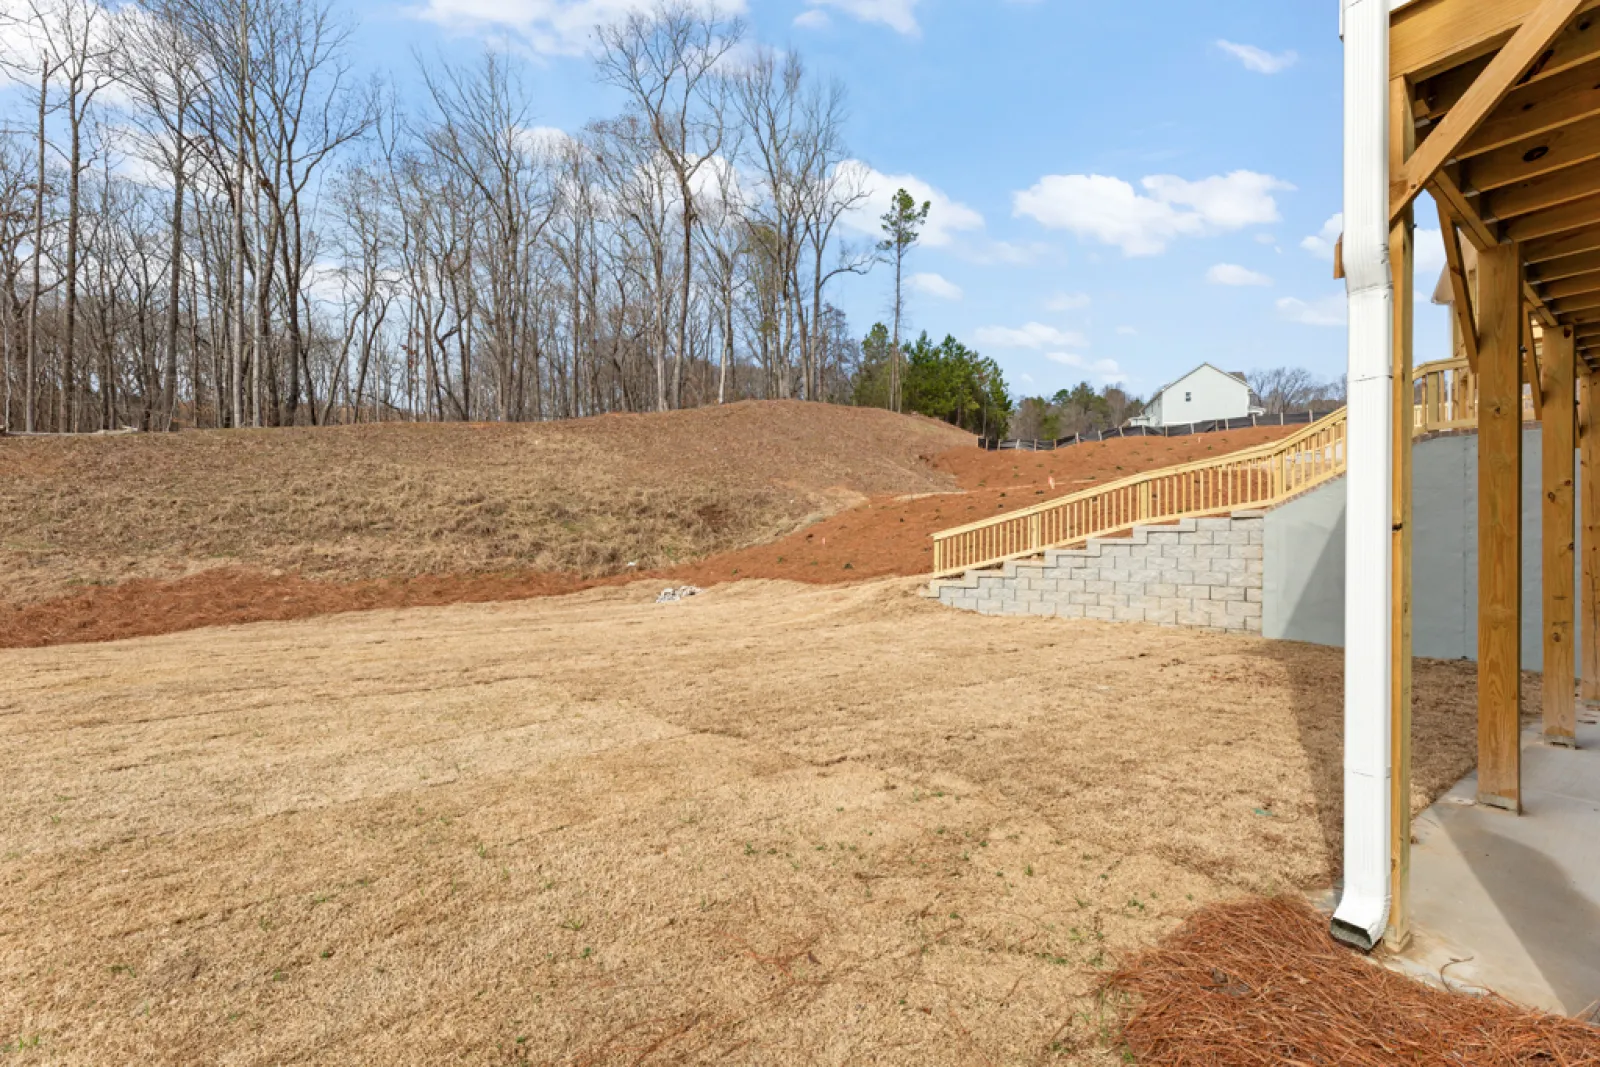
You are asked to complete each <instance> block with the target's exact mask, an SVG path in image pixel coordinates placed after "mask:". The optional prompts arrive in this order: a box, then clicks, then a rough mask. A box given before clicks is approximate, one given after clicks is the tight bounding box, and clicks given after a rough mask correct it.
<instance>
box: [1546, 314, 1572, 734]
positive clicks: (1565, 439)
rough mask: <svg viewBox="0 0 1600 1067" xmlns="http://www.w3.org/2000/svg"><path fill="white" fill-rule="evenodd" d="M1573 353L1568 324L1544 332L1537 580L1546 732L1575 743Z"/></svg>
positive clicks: (1570, 330)
mask: <svg viewBox="0 0 1600 1067" xmlns="http://www.w3.org/2000/svg"><path fill="white" fill-rule="evenodd" d="M1576 359H1577V348H1576V338H1575V337H1574V336H1573V331H1572V327H1570V326H1565V327H1562V328H1561V329H1559V330H1552V331H1548V332H1546V333H1545V335H1544V360H1543V365H1542V370H1543V372H1544V381H1543V383H1542V389H1541V391H1542V393H1543V395H1544V415H1543V419H1542V421H1543V430H1542V432H1541V439H1540V443H1541V450H1542V452H1543V455H1542V457H1541V460H1542V462H1541V466H1540V469H1541V481H1542V486H1541V488H1542V490H1543V491H1542V493H1541V494H1540V496H1541V499H1542V510H1543V514H1542V527H1541V529H1542V542H1543V560H1542V570H1541V586H1542V590H1543V601H1544V686H1543V694H1544V737H1545V740H1546V741H1549V742H1551V743H1552V744H1558V745H1574V744H1576V743H1577V736H1578V732H1577V731H1578V721H1577V705H1576V701H1575V689H1576V683H1577V677H1576V676H1577V663H1576V659H1575V656H1576V653H1577V648H1576V646H1575V645H1574V633H1573V630H1574V626H1575V624H1576V622H1577V611H1576V605H1575V604H1574V603H1573V600H1572V594H1573V585H1572V575H1573V570H1574V567H1575V560H1574V551H1575V547H1576V546H1575V545H1574V543H1573V532H1574V524H1575V522H1576V512H1575V488H1576V472H1575V470H1574V458H1575V449H1576V445H1577V442H1576V440H1575V429H1576V426H1575V424H1576V418H1575V416H1576V412H1577V395H1576V390H1575V381H1574V376H1573V375H1574V371H1575V369H1576V368H1575V361H1576Z"/></svg>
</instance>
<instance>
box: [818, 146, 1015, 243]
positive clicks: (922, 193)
mask: <svg viewBox="0 0 1600 1067" xmlns="http://www.w3.org/2000/svg"><path fill="white" fill-rule="evenodd" d="M839 169H840V170H841V171H845V172H847V173H846V178H847V180H849V181H853V182H858V183H859V185H860V188H861V189H862V191H863V192H865V193H866V196H865V197H864V198H863V199H862V201H861V203H860V205H858V206H857V207H856V208H855V210H853V211H851V212H849V213H848V214H846V215H845V217H844V223H845V225H846V226H848V227H850V228H851V229H852V230H855V231H856V232H857V233H861V234H865V235H867V236H869V237H872V238H874V239H879V238H882V237H883V213H884V212H885V211H887V210H889V198H890V197H892V196H894V194H895V192H896V191H897V190H900V189H904V190H905V191H906V192H908V193H910V194H911V196H912V197H913V198H914V199H915V200H916V202H917V203H918V204H919V205H921V204H924V203H931V204H932V205H933V208H932V210H930V211H929V212H928V221H927V224H926V225H924V226H923V227H922V244H924V245H925V246H927V247H929V248H940V247H943V246H945V245H948V244H950V243H951V241H952V240H954V237H955V235H956V234H958V233H966V232H971V231H974V230H981V229H983V216H982V215H980V214H978V213H977V212H976V211H974V210H973V209H972V208H970V207H968V206H967V205H965V204H963V203H961V202H960V201H958V200H952V199H951V198H950V197H948V196H946V195H945V194H944V193H943V192H942V191H940V190H938V189H935V188H934V187H933V186H931V185H929V184H928V183H927V182H925V181H923V180H922V179H920V178H916V177H913V176H912V175H910V174H882V173H879V172H878V171H876V170H873V169H872V168H871V167H869V166H867V165H866V164H865V163H862V162H861V161H860V160H856V159H850V160H846V161H845V162H843V163H841V164H839Z"/></svg>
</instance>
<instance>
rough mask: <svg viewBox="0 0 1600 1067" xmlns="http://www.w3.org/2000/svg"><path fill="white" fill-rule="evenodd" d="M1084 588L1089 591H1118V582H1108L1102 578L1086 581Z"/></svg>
mask: <svg viewBox="0 0 1600 1067" xmlns="http://www.w3.org/2000/svg"><path fill="white" fill-rule="evenodd" d="M1083 588H1084V591H1085V592H1088V593H1101V594H1103V593H1115V592H1116V591H1117V583H1115V582H1108V581H1106V580H1105V579H1103V578H1102V579H1101V580H1099V581H1096V582H1084V583H1083Z"/></svg>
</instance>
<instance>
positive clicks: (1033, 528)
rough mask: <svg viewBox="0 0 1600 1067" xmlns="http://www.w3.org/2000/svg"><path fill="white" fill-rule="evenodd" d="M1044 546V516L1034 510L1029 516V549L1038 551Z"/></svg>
mask: <svg viewBox="0 0 1600 1067" xmlns="http://www.w3.org/2000/svg"><path fill="white" fill-rule="evenodd" d="M1043 547H1044V516H1043V515H1040V514H1039V513H1038V512H1034V513H1033V514H1032V515H1030V516H1028V551H1030V552H1037V551H1038V550H1039V549H1041V548H1043Z"/></svg>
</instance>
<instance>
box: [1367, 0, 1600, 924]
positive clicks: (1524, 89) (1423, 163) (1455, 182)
mask: <svg viewBox="0 0 1600 1067" xmlns="http://www.w3.org/2000/svg"><path fill="white" fill-rule="evenodd" d="M1389 44H1390V78H1391V79H1392V81H1391V97H1392V98H1393V99H1394V101H1395V104H1394V107H1393V108H1392V109H1391V116H1392V119H1393V121H1392V122H1391V131H1390V136H1391V144H1390V153H1389V156H1390V163H1391V176H1392V185H1391V194H1390V217H1391V219H1392V220H1393V223H1394V226H1395V233H1396V237H1395V239H1394V241H1393V242H1392V243H1391V250H1390V257H1391V261H1392V262H1393V263H1394V264H1395V265H1396V271H1395V281H1396V293H1395V303H1396V309H1397V311H1396V321H1395V341H1396V344H1395V353H1396V362H1397V364H1398V363H1400V362H1401V361H1403V360H1405V359H1406V358H1407V357H1408V355H1409V352H1410V345H1411V334H1412V323H1411V321H1410V318H1411V316H1410V313H1409V312H1410V305H1411V295H1410V292H1409V285H1410V279H1409V273H1410V270H1411V258H1410V249H1409V247H1408V244H1407V243H1406V241H1405V234H1406V233H1407V232H1408V231H1409V226H1410V215H1411V211H1412V205H1413V204H1414V202H1415V200H1416V198H1417V197H1418V196H1420V195H1421V194H1422V193H1423V192H1424V191H1427V192H1429V193H1431V194H1432V196H1433V199H1434V201H1435V202H1436V204H1437V205H1438V211H1439V218H1440V222H1441V226H1442V229H1443V231H1444V239H1445V254H1446V261H1447V269H1448V272H1449V279H1450V289H1451V294H1452V297H1453V303H1454V305H1455V319H1454V323H1455V331H1456V335H1457V341H1458V344H1457V355H1458V357H1460V358H1459V359H1458V360H1455V361H1451V363H1450V364H1449V365H1448V366H1446V365H1440V366H1439V367H1437V368H1434V369H1432V370H1431V371H1430V372H1429V373H1428V374H1427V375H1423V376H1422V379H1423V380H1422V382H1421V388H1420V395H1418V396H1417V397H1415V398H1414V399H1413V398H1409V397H1400V396H1398V395H1397V397H1396V405H1397V411H1396V413H1397V415H1399V414H1401V413H1402V412H1401V405H1406V406H1412V407H1413V415H1412V420H1413V425H1414V426H1417V427H1418V428H1421V427H1428V426H1433V427H1438V428H1443V429H1453V428H1456V427H1457V426H1460V425H1462V424H1464V423H1465V422H1466V420H1467V419H1468V418H1472V419H1474V420H1475V421H1476V423H1477V426H1478V472H1479V487H1478V490H1479V509H1480V516H1479V526H1478V536H1479V544H1478V560H1479V588H1478V601H1479V606H1478V611H1479V616H1478V643H1479V650H1478V651H1479V657H1478V750H1479V765H1478V796H1479V800H1480V802H1482V803H1484V804H1486V805H1490V806H1494V807H1497V808H1504V809H1506V810H1509V811H1512V812H1520V811H1521V725H1520V701H1519V692H1518V690H1519V687H1520V681H1521V678H1520V662H1521V655H1520V638H1521V621H1522V620H1521V603H1522V599H1521V592H1522V591H1521V576H1522V514H1521V507H1522V504H1521V487H1520V483H1521V469H1522V425H1523V422H1524V418H1525V417H1526V416H1527V415H1528V414H1532V415H1533V417H1535V418H1537V419H1538V420H1539V421H1540V422H1541V423H1542V425H1543V434H1542V447H1541V452H1542V456H1541V464H1540V465H1541V476H1540V477H1541V486H1540V487H1541V497H1542V505H1541V507H1542V515H1541V522H1542V527H1541V528H1542V535H1543V546H1544V547H1543V558H1542V560H1541V579H1542V589H1543V607H1544V632H1543V638H1542V640H1543V649H1542V651H1543V655H1544V665H1545V678H1544V687H1543V691H1544V708H1543V711H1544V735H1545V737H1546V739H1547V740H1548V741H1550V742H1552V743H1555V744H1572V743H1573V742H1574V738H1575V732H1576V731H1575V724H1576V720H1575V715H1576V700H1577V695H1578V694H1577V685H1576V679H1575V677H1574V675H1575V673H1576V672H1577V668H1578V667H1580V666H1581V668H1582V673H1583V692H1582V696H1583V697H1584V699H1587V700H1600V481H1597V473H1596V472H1597V471H1600V445H1597V442H1596V438H1597V436H1600V433H1597V430H1596V427H1595V419H1596V403H1597V399H1600V398H1597V391H1600V385H1597V382H1600V0H1417V2H1414V3H1411V4H1408V5H1407V6H1405V7H1403V8H1401V9H1400V10H1399V11H1396V12H1395V13H1394V14H1393V16H1392V17H1391V22H1390V42H1389ZM1463 242H1466V243H1467V244H1470V245H1471V248H1470V249H1464V247H1463ZM1472 250H1476V253H1477V256H1476V259H1477V270H1476V277H1473V272H1472V271H1471V270H1470V269H1469V268H1468V265H1467V262H1466V261H1467V259H1468V255H1467V253H1470V252H1471V251H1472ZM1397 369H1398V367H1397ZM1525 388H1526V393H1525ZM1529 406H1531V409H1532V410H1531V412H1529V411H1527V408H1528V407H1529ZM1396 445H1397V447H1398V449H1399V451H1400V452H1404V453H1409V451H1410V448H1411V440H1410V439H1402V438H1397V439H1396ZM1576 457H1581V460H1580V459H1578V458H1576ZM1396 475H1397V478H1396V484H1397V495H1396V515H1397V520H1396V526H1397V530H1401V531H1403V530H1404V529H1406V527H1408V525H1409V523H1408V519H1409V514H1410V506H1411V505H1410V491H1409V489H1410V487H1409V466H1408V462H1407V460H1406V459H1404V458H1401V457H1397V459H1396ZM1402 498H1403V499H1402ZM1575 523H1576V524H1577V526H1578V529H1579V537H1578V538H1577V540H1576V542H1575V541H1574V538H1573V536H1572V531H1573V529H1574V525H1575ZM1395 549H1396V562H1395V578H1396V581H1395V594H1394V595H1395V622H1396V631H1395V632H1396V635H1397V640H1396V642H1395V646H1396V647H1395V660H1394V662H1393V663H1392V664H1390V665H1389V669H1390V670H1391V671H1393V672H1394V691H1395V696H1396V700H1395V704H1394V712H1393V714H1394V735H1393V736H1394V749H1393V752H1394V759H1395V761H1396V766H1395V774H1394V782H1395V783H1396V796H1395V803H1394V805H1393V813H1394V815H1395V819H1394V820H1393V823H1394V826H1393V829H1394V847H1393V849H1392V854H1393V857H1394V868H1395V877H1394V880H1393V884H1392V887H1391V888H1392V889H1393V891H1394V905H1393V910H1392V915H1391V921H1390V930H1389V938H1388V940H1389V941H1390V943H1391V944H1392V945H1401V944H1403V943H1404V942H1405V940H1406V939H1407V937H1408V936H1409V924H1410V906H1409V900H1408V896H1409V891H1408V883H1407V878H1406V875H1407V868H1408V848H1407V844H1408V843H1409V841H1410V837H1411V828H1410V812H1409V806H1408V804H1407V803H1406V801H1407V800H1408V797H1407V796H1406V791H1405V790H1404V788H1403V786H1402V784H1401V783H1403V782H1404V781H1405V780H1406V776H1407V775H1408V774H1409V760H1410V750H1409V744H1410V737H1409V735H1410V724H1409V716H1410V696H1409V693H1407V691H1406V690H1405V688H1404V678H1405V676H1406V672H1407V669H1408V666H1409V662H1410V654H1411V650H1410V648H1409V640H1408V636H1409V635H1408V631H1407V629H1406V628H1405V626H1404V622H1405V619H1406V616H1407V615H1408V613H1409V603H1410V594H1411V589H1410V585H1411V576H1410V551H1411V548H1410V543H1409V540H1408V539H1407V538H1405V537H1404V536H1403V535H1401V534H1397V540H1396V544H1395ZM1575 569H1580V570H1581V575H1580V579H1579V590H1580V591H1579V595H1578V597H1577V598H1576V602H1575V601H1574V597H1573V595H1572V576H1573V573H1574V570H1575Z"/></svg>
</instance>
